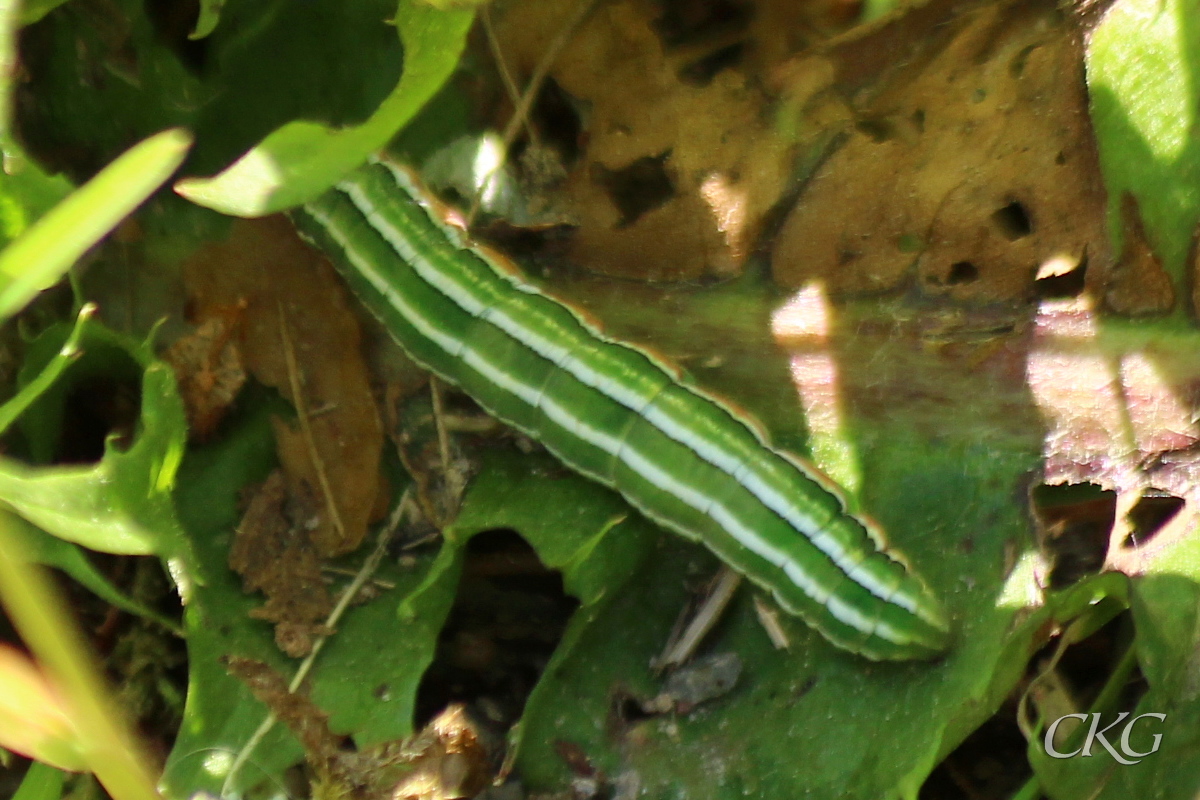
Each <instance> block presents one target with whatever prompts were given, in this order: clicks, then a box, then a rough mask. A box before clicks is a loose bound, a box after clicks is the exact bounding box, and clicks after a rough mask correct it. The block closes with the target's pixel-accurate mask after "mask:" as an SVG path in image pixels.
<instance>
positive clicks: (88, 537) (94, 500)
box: [0, 323, 187, 558]
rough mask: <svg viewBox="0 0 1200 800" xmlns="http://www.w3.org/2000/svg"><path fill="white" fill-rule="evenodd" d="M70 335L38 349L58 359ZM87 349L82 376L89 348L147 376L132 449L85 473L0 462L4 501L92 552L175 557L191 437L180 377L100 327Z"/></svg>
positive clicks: (59, 329) (63, 330)
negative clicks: (118, 357) (178, 487)
mask: <svg viewBox="0 0 1200 800" xmlns="http://www.w3.org/2000/svg"><path fill="white" fill-rule="evenodd" d="M69 331H70V329H69V328H67V326H65V325H59V326H54V327H52V328H51V329H49V330H47V331H46V332H45V333H44V334H42V337H40V338H39V341H40V342H41V343H42V344H43V345H44V344H45V343H47V342H48V343H50V347H49V348H48V349H49V351H50V352H52V353H54V352H59V351H60V349H61V347H62V342H63V341H64V340H66V339H67V337H68V335H69ZM36 344H37V343H35V345H36ZM81 346H82V349H83V351H84V353H85V356H84V358H83V359H81V360H80V362H77V363H76V364H75V365H74V368H76V369H78V368H79V367H80V366H81V365H82V366H86V362H87V356H86V353H87V352H88V350H89V349H90V348H95V349H96V350H99V351H103V350H105V349H114V348H115V349H119V350H121V351H122V352H124V353H127V354H128V355H129V356H131V357H132V358H133V359H135V361H136V363H137V364H139V365H140V366H141V368H142V370H144V371H143V372H142V374H141V378H140V383H141V416H140V431H139V433H138V435H137V437H136V439H135V441H134V443H133V445H132V446H131V447H130V448H129V449H128V450H125V451H121V450H119V449H117V448H116V447H115V446H114V443H113V442H112V441H109V442H108V444H107V445H106V447H105V453H104V456H103V458H102V459H101V460H100V462H99V463H97V464H94V465H90V466H82V467H79V466H59V467H33V466H29V465H27V464H23V463H21V462H19V461H16V460H15V459H12V458H8V457H0V500H2V501H3V502H5V503H6V504H8V505H9V506H10V507H12V508H13V509H14V510H16V511H17V513H19V514H20V515H21V516H22V517H24V518H25V519H27V520H29V521H30V522H32V523H33V524H34V525H36V526H38V527H39V528H41V529H42V530H44V531H46V532H48V533H51V534H53V535H55V536H58V537H60V538H62V539H65V540H67V541H70V542H75V543H77V544H81V545H83V546H85V547H88V548H91V549H93V550H100V551H102V552H109V553H120V554H127V555H148V554H151V553H153V554H157V555H161V556H164V557H167V558H172V557H176V556H178V555H180V554H181V551H182V550H183V549H184V548H185V546H186V543H185V542H184V540H183V537H182V534H181V532H180V530H179V527H178V523H177V522H176V520H175V514H174V508H173V506H172V502H171V490H172V488H173V486H174V482H175V472H176V470H177V468H178V466H179V462H180V460H181V458H182V457H183V448H184V443H185V440H186V435H187V429H186V422H185V419H184V412H183V403H182V401H181V400H180V398H179V394H178V392H177V390H176V387H175V375H174V373H173V372H172V370H171V368H170V367H168V366H167V365H166V364H164V363H162V362H160V361H157V360H155V358H154V355H153V351H152V349H151V346H150V344H149V343H138V342H135V341H133V340H131V339H129V338H128V337H125V336H122V335H120V334H117V333H114V332H112V331H110V330H108V329H107V328H104V327H102V326H100V325H98V324H94V323H93V324H90V325H88V327H87V332H86V334H85V335H84V337H83V342H82V345H81ZM34 349H37V348H36V347H35V348H34ZM45 400H46V398H45V397H43V398H42V401H43V402H44V401H45Z"/></svg>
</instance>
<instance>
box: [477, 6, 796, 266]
mask: <svg viewBox="0 0 1200 800" xmlns="http://www.w3.org/2000/svg"><path fill="white" fill-rule="evenodd" d="M572 6H573V4H571V3H564V2H561V1H560V0H539V1H538V2H525V3H515V4H511V5H510V6H509V7H508V9H507V10H506V11H505V13H504V15H503V16H502V17H501V18H500V20H499V23H498V25H497V33H498V38H499V40H500V48H501V51H502V52H503V54H504V57H505V59H506V61H507V62H508V65H509V68H510V69H511V70H512V71H513V72H514V73H515V74H516V75H518V76H520V77H521V78H522V79H524V78H525V77H526V76H528V75H530V74H531V73H532V72H533V70H534V68H535V66H536V65H537V64H538V62H539V60H540V59H541V57H542V55H543V54H544V53H545V52H546V49H547V47H548V46H549V43H550V41H551V40H552V39H553V38H554V37H555V36H556V35H558V33H559V31H560V30H561V29H562V28H563V26H564V25H565V23H566V20H567V18H568V17H569V15H570V14H571V13H572ZM760 6H761V7H762V9H763V11H762V13H759V14H757V15H756V14H755V8H754V7H751V6H749V5H747V6H741V5H739V6H737V7H736V8H734V7H733V6H732V5H731V6H729V7H726V6H724V5H718V6H714V5H713V4H711V3H690V4H689V3H682V4H673V5H672V7H671V8H670V9H669V10H668V11H667V12H664V9H663V7H662V6H661V4H657V3H653V2H649V1H648V0H618V2H612V3H601V4H598V6H597V7H596V9H595V10H594V11H593V12H592V13H591V15H590V16H589V17H588V18H587V20H586V21H585V22H584V24H583V25H582V26H581V28H580V29H579V30H578V31H577V32H576V33H575V34H574V36H573V37H572V39H571V42H570V46H569V47H567V48H566V49H565V50H564V51H563V54H562V55H561V56H560V57H559V59H558V61H557V62H556V63H555V65H554V68H553V70H552V71H551V77H552V79H553V81H554V83H555V85H556V86H557V87H558V88H559V89H560V90H561V91H562V92H565V93H566V95H568V96H569V97H570V98H571V103H572V105H574V106H575V107H580V108H582V107H586V108H587V113H586V116H585V119H584V120H583V122H584V127H585V129H584V130H583V131H582V132H580V134H579V136H578V137H577V138H578V142H569V143H568V147H570V148H575V147H576V146H580V147H581V148H582V151H581V152H580V153H579V157H578V158H577V159H576V160H575V161H574V162H573V164H572V166H571V169H570V171H569V174H568V177H567V181H566V186H565V194H566V196H567V200H568V202H569V204H570V206H571V208H572V209H573V210H574V212H575V214H576V216H577V222H578V229H577V230H576V232H575V235H574V236H573V237H572V240H571V244H570V257H571V258H572V259H573V260H574V261H575V262H576V263H580V264H584V265H586V266H587V267H588V268H589V269H593V270H595V271H598V272H602V273H606V274H609V275H615V276H621V277H635V278H645V279H651V280H685V279H695V278H700V277H705V276H714V275H715V276H729V275H731V274H735V273H736V272H737V271H739V270H740V268H741V265H742V264H743V262H744V261H745V259H746V257H747V256H748V255H749V253H750V252H751V250H752V247H753V245H754V242H755V241H756V239H757V237H758V235H759V232H760V231H761V229H762V226H763V217H764V215H765V213H766V212H767V210H768V209H769V208H770V207H771V206H772V205H774V203H775V202H776V201H777V200H778V199H779V196H780V194H781V193H782V191H783V190H784V187H785V186H786V183H787V178H788V175H789V172H790V168H789V160H790V153H789V151H790V143H789V142H787V141H786V140H784V139H782V138H780V137H778V136H776V135H775V134H774V133H773V130H772V123H771V119H770V114H769V113H768V106H769V100H770V98H769V97H768V96H767V94H766V93H765V91H764V89H763V86H762V82H761V81H760V80H759V79H758V77H757V76H756V75H755V74H752V73H751V72H748V71H747V69H752V70H761V69H763V63H762V62H763V60H764V58H774V57H775V55H774V54H776V53H779V52H781V51H783V50H784V49H786V48H790V47H793V46H795V45H796V42H795V41H792V40H787V41H785V40H784V38H781V32H783V31H790V32H792V35H793V36H794V37H798V36H799V35H800V34H799V32H803V31H808V30H810V28H808V27H806V26H804V25H792V26H791V27H790V28H789V27H788V26H786V25H783V24H781V20H783V19H792V17H793V16H794V15H797V14H799V13H801V12H800V11H799V10H798V9H802V8H805V7H806V5H805V4H796V3H791V4H783V3H762V4H760ZM789 6H790V8H789ZM689 14H690V15H691V16H690V17H689ZM672 15H673V16H672ZM768 34H769V35H770V36H771V37H773V38H772V40H771V44H770V45H769V46H768V45H763V46H761V47H760V46H759V45H760V44H762V41H761V40H762V37H765V36H767V35H768ZM756 37H758V38H756ZM750 54H753V55H750ZM506 113H508V111H507V110H503V111H502V112H501V116H503V115H504V114H506ZM535 116H536V112H535Z"/></svg>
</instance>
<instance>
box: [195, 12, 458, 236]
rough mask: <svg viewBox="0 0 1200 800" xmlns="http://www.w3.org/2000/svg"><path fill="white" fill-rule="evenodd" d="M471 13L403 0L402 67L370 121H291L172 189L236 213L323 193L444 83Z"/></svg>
mask: <svg viewBox="0 0 1200 800" xmlns="http://www.w3.org/2000/svg"><path fill="white" fill-rule="evenodd" d="M473 19H474V10H473V9H452V10H445V11H440V10H437V9H434V8H431V7H429V6H427V5H426V4H424V3H423V2H421V0H400V4H399V7H398V8H397V11H396V17H395V24H396V27H397V29H398V32H399V34H400V39H401V41H402V42H403V43H404V72H403V74H402V75H401V77H400V82H399V83H398V84H396V88H395V89H394V90H393V91H392V93H391V94H390V95H388V97H387V98H386V99H385V100H384V101H383V103H382V104H381V105H380V106H379V108H378V110H377V111H376V112H375V113H374V114H373V115H372V116H371V118H370V119H368V120H367V121H366V122H364V123H362V124H361V125H357V126H353V127H347V128H331V127H329V126H326V125H322V124H320V123H316V122H306V121H297V122H290V123H288V124H286V125H284V126H283V127H282V128H279V129H278V130H276V131H274V132H273V133H271V134H270V135H269V136H268V137H267V138H266V139H265V140H263V142H262V143H260V144H259V145H258V146H257V147H255V148H254V149H252V150H251V151H250V152H248V153H246V154H245V155H244V156H242V157H241V158H240V159H238V160H237V161H236V162H235V163H234V164H233V165H231V166H230V167H228V168H227V169H226V170H225V171H223V172H222V173H220V174H219V175H217V176H215V177H213V178H204V179H200V178H189V179H185V180H181V181H179V182H178V183H177V184H176V185H175V190H176V191H177V192H178V193H179V194H181V195H182V196H184V197H186V198H187V199H189V200H191V201H192V202H194V203H198V204H199V205H202V206H206V207H208V208H212V209H215V210H217V211H220V212H222V213H224V214H232V215H236V216H261V215H264V214H270V213H273V212H276V211H281V210H283V209H286V208H290V207H292V206H295V205H299V204H300V203H303V202H306V201H307V200H311V199H312V198H314V197H316V196H318V195H320V194H321V193H322V192H324V191H325V190H327V189H328V188H329V187H330V186H332V185H333V184H334V183H335V182H337V180H338V179H339V178H341V177H342V176H343V175H345V174H346V173H347V172H349V171H350V170H351V169H353V168H354V167H356V166H358V165H359V164H361V163H362V162H363V161H364V160H365V159H366V158H367V157H368V156H369V155H371V154H372V153H375V152H376V151H378V150H380V149H382V148H383V146H384V145H386V144H387V143H388V141H389V140H390V139H391V138H392V137H393V136H394V135H395V134H396V132H397V131H399V130H400V129H401V128H403V127H404V125H405V124H406V123H407V122H408V121H409V120H410V119H412V117H413V116H414V115H415V114H416V113H417V112H418V111H419V110H420V109H421V107H422V106H424V105H425V103H426V101H428V100H429V98H431V97H432V96H433V95H434V93H435V92H437V90H438V89H439V88H441V86H442V84H443V83H445V81H446V79H447V78H449V77H450V75H451V74H452V73H453V71H454V69H455V67H456V66H457V65H458V58H459V54H460V53H461V52H462V48H463V45H464V42H465V40H466V34H467V31H468V30H469V29H470V26H471V22H472V20H473Z"/></svg>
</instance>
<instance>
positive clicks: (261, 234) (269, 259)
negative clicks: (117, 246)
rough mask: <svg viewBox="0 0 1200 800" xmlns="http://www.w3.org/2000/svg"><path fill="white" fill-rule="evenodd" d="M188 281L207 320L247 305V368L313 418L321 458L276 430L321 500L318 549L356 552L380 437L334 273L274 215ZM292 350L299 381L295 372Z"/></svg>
mask: <svg viewBox="0 0 1200 800" xmlns="http://www.w3.org/2000/svg"><path fill="white" fill-rule="evenodd" d="M184 276H185V281H186V283H187V287H188V290H189V292H190V294H191V295H192V297H193V299H194V305H195V307H196V308H197V309H199V310H201V316H202V317H203V316H207V315H206V314H204V313H203V309H210V308H227V307H230V306H234V305H243V306H244V308H245V312H244V315H243V318H242V325H241V327H240V338H239V342H238V344H239V349H240V352H241V355H242V359H243V361H244V363H245V368H246V370H247V371H249V372H250V374H252V375H253V376H254V377H255V378H257V379H258V380H259V381H261V382H262V383H264V384H266V385H268V386H272V387H275V388H276V389H277V390H278V391H279V392H280V393H281V394H282V395H283V396H285V397H287V398H288V399H289V400H292V402H293V405H295V406H296V407H297V408H298V409H299V408H301V407H303V408H305V409H307V411H308V415H309V418H308V420H307V422H308V425H309V426H310V428H311V433H312V443H313V444H315V453H314V452H313V451H314V448H313V447H312V446H310V443H309V441H308V439H307V437H305V436H302V434H301V432H300V431H299V430H298V428H293V427H291V426H290V425H280V426H276V434H277V437H278V439H277V441H278V443H279V452H280V460H281V461H282V462H283V465H284V469H285V470H286V472H287V474H288V477H289V480H290V481H292V482H293V483H297V484H303V485H304V486H306V487H308V488H307V491H309V492H310V493H311V495H312V496H313V497H314V498H316V499H317V501H318V511H319V513H318V515H317V521H316V526H315V528H314V530H313V532H312V541H313V544H314V545H315V547H316V549H317V552H318V553H319V554H320V555H321V556H323V557H331V556H336V555H339V554H341V553H346V552H349V551H352V550H354V549H356V548H357V547H358V546H359V544H360V543H361V542H362V539H363V536H364V535H365V534H366V529H367V525H368V524H369V522H370V521H371V519H372V513H373V511H374V510H375V509H376V508H377V504H376V496H377V494H378V492H379V486H380V479H379V459H380V454H381V452H382V447H383V432H382V426H381V424H380V421H379V413H378V410H377V408H376V405H375V400H374V398H373V396H372V393H371V386H370V380H369V374H368V371H367V366H366V364H365V361H364V359H363V356H362V352H361V334H360V330H359V323H358V320H357V318H356V317H355V316H354V312H353V310H352V308H351V305H350V300H349V298H348V297H347V294H346V291H345V290H344V288H343V287H342V285H341V283H340V282H339V281H338V279H337V277H336V275H335V274H334V272H333V269H332V268H331V267H330V266H329V264H328V263H327V262H326V261H325V260H324V258H322V257H321V256H320V255H319V254H317V253H316V252H315V251H314V250H312V249H311V248H309V247H307V246H305V245H304V244H303V243H302V242H301V241H300V240H299V238H297V236H296V234H295V232H294V231H293V230H292V227H291V225H290V224H289V223H288V222H287V220H286V219H284V218H283V217H274V218H268V219H263V220H253V221H239V222H237V223H235V224H234V226H233V232H232V234H231V235H230V237H229V239H228V240H226V241H225V242H220V243H217V244H214V245H211V246H209V247H207V248H205V249H204V250H202V251H200V252H198V253H197V254H196V255H195V256H193V257H192V259H190V260H189V262H188V263H187V264H186V266H185V271H184ZM281 309H282V314H283V319H282V320H281ZM284 337H287V339H288V341H286V342H285V341H284ZM286 345H290V346H291V349H292V352H293V354H294V359H293V361H294V364H295V365H296V369H295V372H297V373H299V374H291V373H290V372H289V366H288V359H287V357H286V351H287V347H286ZM293 384H297V385H299V386H300V387H301V391H302V392H303V397H301V398H297V397H294V396H293V391H292V387H293ZM322 473H323V474H322ZM329 504H333V507H332V508H330V507H329Z"/></svg>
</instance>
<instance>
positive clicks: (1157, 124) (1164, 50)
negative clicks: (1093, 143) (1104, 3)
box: [1087, 0, 1200, 286]
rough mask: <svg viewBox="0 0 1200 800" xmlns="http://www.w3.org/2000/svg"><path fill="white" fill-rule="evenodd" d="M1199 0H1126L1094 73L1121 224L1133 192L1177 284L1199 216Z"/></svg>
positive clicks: (1091, 82) (1105, 30)
mask: <svg viewBox="0 0 1200 800" xmlns="http://www.w3.org/2000/svg"><path fill="white" fill-rule="evenodd" d="M1197 12H1198V9H1197V6H1196V3H1195V2H1194V1H1193V0H1122V2H1119V3H1116V4H1114V5H1113V7H1112V9H1111V10H1110V11H1108V13H1107V14H1106V15H1105V17H1104V20H1103V22H1101V24H1100V25H1099V27H1097V28H1096V30H1095V32H1094V33H1093V34H1092V35H1091V39H1090V44H1089V47H1088V50H1087V82H1088V92H1089V94H1090V96H1091V116H1092V124H1093V126H1094V128H1095V131H1096V140H1097V143H1098V145H1099V149H1100V161H1101V166H1102V168H1103V170H1104V180H1105V183H1106V185H1107V187H1108V195H1109V210H1110V214H1109V216H1110V219H1111V220H1112V225H1113V228H1114V229H1119V227H1120V211H1119V209H1120V203H1121V197H1122V195H1123V194H1124V193H1125V192H1132V193H1133V194H1134V195H1135V196H1136V197H1137V199H1138V201H1139V204H1140V208H1141V213H1142V218H1143V220H1144V222H1145V225H1146V230H1147V233H1148V234H1149V236H1150V239H1151V241H1152V242H1153V243H1154V245H1155V247H1156V250H1157V251H1158V252H1159V254H1160V255H1161V256H1162V258H1163V262H1164V265H1165V266H1166V268H1167V270H1168V271H1169V272H1170V273H1171V275H1172V276H1174V278H1175V282H1176V286H1181V285H1183V284H1182V283H1181V282H1180V279H1181V277H1182V275H1183V262H1184V259H1185V258H1186V256H1187V252H1188V247H1189V246H1190V243H1191V238H1192V233H1193V231H1194V229H1195V227H1196V221H1197V219H1198V218H1200V140H1197V138H1196V136H1195V134H1194V132H1195V130H1196V126H1197V122H1198V120H1197V111H1198V109H1200V100H1198V99H1197V94H1196V92H1195V84H1196V81H1197V79H1198V78H1200V29H1197V26H1196V15H1197Z"/></svg>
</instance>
